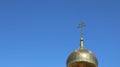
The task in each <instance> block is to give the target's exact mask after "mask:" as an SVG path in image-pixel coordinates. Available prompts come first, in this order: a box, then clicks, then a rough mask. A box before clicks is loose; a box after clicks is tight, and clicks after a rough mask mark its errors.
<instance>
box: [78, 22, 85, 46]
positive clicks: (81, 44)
mask: <svg viewBox="0 0 120 67" xmlns="http://www.w3.org/2000/svg"><path fill="white" fill-rule="evenodd" d="M84 26H85V24H84V22H80V24H79V25H78V28H80V47H81V48H83V47H84V40H83V36H82V35H83V32H82V28H83V27H84Z"/></svg>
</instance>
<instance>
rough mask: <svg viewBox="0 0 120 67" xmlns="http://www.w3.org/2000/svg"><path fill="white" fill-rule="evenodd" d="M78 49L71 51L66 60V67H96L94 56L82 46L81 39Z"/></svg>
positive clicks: (96, 62)
mask: <svg viewBox="0 0 120 67" xmlns="http://www.w3.org/2000/svg"><path fill="white" fill-rule="evenodd" d="M80 44H81V46H80V48H79V49H77V50H75V51H73V52H72V53H71V54H70V55H69V57H68V59H67V67H98V61H97V58H96V56H95V55H94V54H93V53H92V52H91V51H89V50H87V49H85V48H84V46H83V38H81V39H80Z"/></svg>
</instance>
